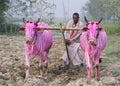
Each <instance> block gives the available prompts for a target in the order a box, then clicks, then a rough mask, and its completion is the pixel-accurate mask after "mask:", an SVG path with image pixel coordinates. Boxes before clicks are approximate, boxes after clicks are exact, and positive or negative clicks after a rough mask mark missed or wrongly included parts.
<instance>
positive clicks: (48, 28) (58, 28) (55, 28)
mask: <svg viewBox="0 0 120 86" xmlns="http://www.w3.org/2000/svg"><path fill="white" fill-rule="evenodd" d="M40 28H41V29H43V30H60V29H61V27H40ZM62 30H81V28H65V27H64V28H63V27H62Z"/></svg>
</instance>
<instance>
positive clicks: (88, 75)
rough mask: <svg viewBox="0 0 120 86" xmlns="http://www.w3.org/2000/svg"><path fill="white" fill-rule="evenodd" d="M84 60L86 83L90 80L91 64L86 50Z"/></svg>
mask: <svg viewBox="0 0 120 86" xmlns="http://www.w3.org/2000/svg"><path fill="white" fill-rule="evenodd" d="M85 60H86V70H87V83H88V84H89V83H90V80H91V64H90V57H89V54H88V52H85Z"/></svg>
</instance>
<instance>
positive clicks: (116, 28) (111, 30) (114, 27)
mask: <svg viewBox="0 0 120 86" xmlns="http://www.w3.org/2000/svg"><path fill="white" fill-rule="evenodd" d="M101 26H102V27H104V29H105V30H106V32H107V34H115V33H120V23H113V22H110V23H102V24H101Z"/></svg>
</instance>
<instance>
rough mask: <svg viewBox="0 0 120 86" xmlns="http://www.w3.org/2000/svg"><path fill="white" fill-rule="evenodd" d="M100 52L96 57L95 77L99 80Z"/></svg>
mask: <svg viewBox="0 0 120 86" xmlns="http://www.w3.org/2000/svg"><path fill="white" fill-rule="evenodd" d="M100 54H101V53H100V52H98V53H97V57H96V59H95V78H96V80H97V81H99V80H100V78H99V60H100Z"/></svg>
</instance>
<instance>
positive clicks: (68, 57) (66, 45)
mask: <svg viewBox="0 0 120 86" xmlns="http://www.w3.org/2000/svg"><path fill="white" fill-rule="evenodd" d="M60 27H61V28H60V30H61V32H62V35H63V40H64V44H65V48H66V52H67V56H68V60H69V64H68V65H69V66H70V63H71V59H70V56H69V51H68V47H67V44H66V39H65V35H64V30H63V28H62V24H61V23H60Z"/></svg>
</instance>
